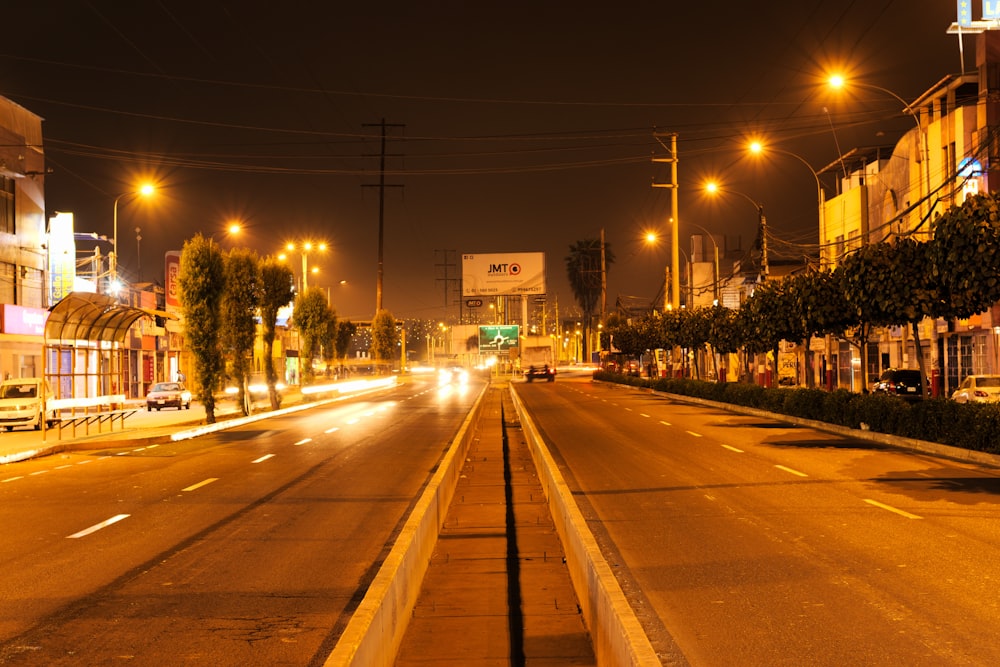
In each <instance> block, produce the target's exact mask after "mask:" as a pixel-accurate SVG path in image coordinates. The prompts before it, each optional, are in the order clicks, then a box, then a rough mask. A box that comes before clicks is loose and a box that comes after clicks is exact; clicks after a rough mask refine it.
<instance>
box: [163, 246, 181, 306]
mask: <svg viewBox="0 0 1000 667" xmlns="http://www.w3.org/2000/svg"><path fill="white" fill-rule="evenodd" d="M165 261H166V263H165V265H164V267H163V282H164V290H165V291H166V303H167V311H170V310H172V309H177V310H179V309H180V307H181V293H180V285H179V284H178V280H177V278H178V276H179V274H180V272H181V253H180V251H178V250H171V251H169V252H167V253H166V255H165Z"/></svg>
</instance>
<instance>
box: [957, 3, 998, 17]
mask: <svg viewBox="0 0 1000 667" xmlns="http://www.w3.org/2000/svg"><path fill="white" fill-rule="evenodd" d="M965 6H966V7H968V6H969V3H968V2H966V3H965ZM958 15H959V17H961V16H962V2H961V0H959V3H958ZM996 19H1000V1H998V0H983V20H984V21H995V20H996Z"/></svg>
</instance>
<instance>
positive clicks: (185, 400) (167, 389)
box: [146, 382, 191, 412]
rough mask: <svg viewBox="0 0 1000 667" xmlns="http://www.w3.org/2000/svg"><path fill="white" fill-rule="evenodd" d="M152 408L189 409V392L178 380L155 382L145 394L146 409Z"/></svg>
mask: <svg viewBox="0 0 1000 667" xmlns="http://www.w3.org/2000/svg"><path fill="white" fill-rule="evenodd" d="M153 408H156V410H157V411H160V410H161V409H163V408H177V409H178V410H181V409H184V410H190V409H191V392H190V391H188V390H187V389H185V388H184V385H183V384H181V383H180V382H157V383H156V384H154V385H153V386H152V387H150V389H149V393H148V394H146V411H147V412H149V411H151V410H152V409H153Z"/></svg>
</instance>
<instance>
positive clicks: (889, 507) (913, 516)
mask: <svg viewBox="0 0 1000 667" xmlns="http://www.w3.org/2000/svg"><path fill="white" fill-rule="evenodd" d="M865 502H866V503H868V504H869V505H874V506H875V507H881V508H882V509H884V510H889V511H890V512H894V513H896V514H898V515H899V516H905V517H906V518H907V519H923V518H924V517H922V516H917V515H916V514H910V513H909V512H907V511H904V510H901V509H899V508H897V507H893V506H892V505H886V504H884V503H880V502H879V501H877V500H872V499H870V498H865Z"/></svg>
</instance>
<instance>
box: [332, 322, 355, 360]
mask: <svg viewBox="0 0 1000 667" xmlns="http://www.w3.org/2000/svg"><path fill="white" fill-rule="evenodd" d="M357 330H358V325H357V324H355V323H354V322H351V321H350V320H337V335H336V338H335V340H334V347H335V348H336V350H337V358H338V359H340V360H341V363H340V366H341V369H343V366H344V361H343V360H344V359H346V358H347V351H348V350H349V349H350V348H351V339H352V338H353V337H354V334H355V333H356V332H357Z"/></svg>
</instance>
